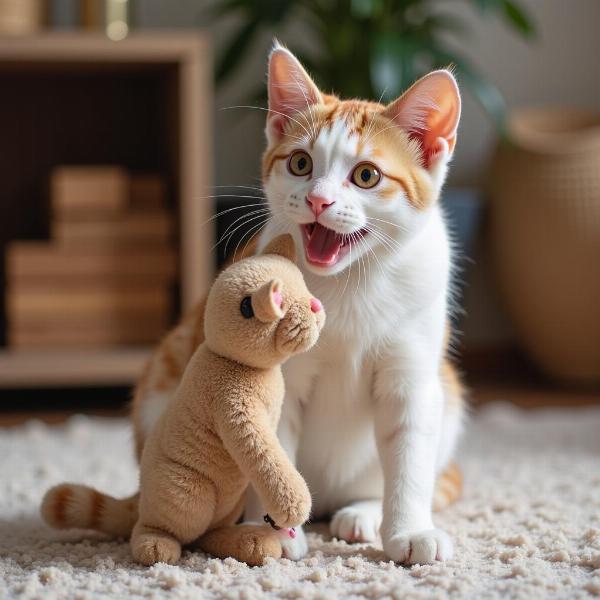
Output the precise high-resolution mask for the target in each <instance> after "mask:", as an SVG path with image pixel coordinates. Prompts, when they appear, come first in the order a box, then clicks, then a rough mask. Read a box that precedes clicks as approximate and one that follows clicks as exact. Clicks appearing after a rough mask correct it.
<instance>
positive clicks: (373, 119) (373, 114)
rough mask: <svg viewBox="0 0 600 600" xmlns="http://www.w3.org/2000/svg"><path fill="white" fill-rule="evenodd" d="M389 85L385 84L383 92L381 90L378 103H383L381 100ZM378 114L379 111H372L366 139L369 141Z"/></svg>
mask: <svg viewBox="0 0 600 600" xmlns="http://www.w3.org/2000/svg"><path fill="white" fill-rule="evenodd" d="M388 87H389V86H387V85H386V86H385V88H384V89H383V92H381V95H380V96H379V100H378V101H377V104H381V100H382V99H383V95H384V94H385V93H386V92H387V89H388ZM376 115H377V112H375V111H373V112H372V113H371V118H370V119H369V123H368V127H367V132H366V133H365V139H366V140H367V141H368V140H369V135H370V134H371V130H372V129H373V125H374V124H375V116H376Z"/></svg>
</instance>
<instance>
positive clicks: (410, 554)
mask: <svg viewBox="0 0 600 600" xmlns="http://www.w3.org/2000/svg"><path fill="white" fill-rule="evenodd" d="M383 549H384V551H385V553H386V554H387V555H388V556H389V557H390V558H391V559H392V560H393V561H395V562H397V563H402V564H408V565H416V564H420V565H425V564H431V563H433V562H435V561H437V560H440V561H444V560H448V559H450V558H452V553H453V546H452V540H451V539H450V537H449V536H448V534H447V533H446V532H445V531H443V530H442V529H429V530H426V531H416V532H407V533H397V534H395V535H392V536H390V537H389V538H385V537H384V539H383Z"/></svg>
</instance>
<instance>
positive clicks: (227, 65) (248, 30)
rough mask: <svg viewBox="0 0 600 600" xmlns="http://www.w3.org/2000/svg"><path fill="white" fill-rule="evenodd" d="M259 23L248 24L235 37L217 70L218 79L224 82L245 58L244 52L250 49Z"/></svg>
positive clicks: (250, 22) (255, 20) (251, 22)
mask: <svg viewBox="0 0 600 600" xmlns="http://www.w3.org/2000/svg"><path fill="white" fill-rule="evenodd" d="M258 26H259V21H258V20H257V19H254V20H252V21H249V22H248V23H246V24H245V25H244V26H243V27H242V28H241V29H240V30H239V31H238V32H237V34H236V35H235V36H234V37H233V40H232V41H231V42H230V44H229V45H228V46H227V49H226V50H225V53H224V54H223V56H222V57H221V59H220V60H219V63H218V65H217V68H216V79H217V81H218V82H221V81H223V80H224V79H226V78H227V76H228V75H229V74H230V73H231V72H232V71H233V70H234V69H235V67H236V66H237V65H238V63H239V62H240V61H241V60H242V58H244V50H246V49H247V48H248V46H249V45H250V42H251V41H252V38H253V37H254V34H255V33H256V31H257V30H258Z"/></svg>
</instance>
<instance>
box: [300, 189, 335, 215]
mask: <svg viewBox="0 0 600 600" xmlns="http://www.w3.org/2000/svg"><path fill="white" fill-rule="evenodd" d="M333 202H334V201H333V200H327V198H323V197H322V196H315V195H313V194H309V195H308V196H306V203H307V204H308V205H309V206H310V207H311V208H312V211H313V212H314V213H315V217H318V216H319V215H320V214H321V213H322V212H323V211H324V210H325V209H326V208H327V207H328V206H330V205H332V204H333Z"/></svg>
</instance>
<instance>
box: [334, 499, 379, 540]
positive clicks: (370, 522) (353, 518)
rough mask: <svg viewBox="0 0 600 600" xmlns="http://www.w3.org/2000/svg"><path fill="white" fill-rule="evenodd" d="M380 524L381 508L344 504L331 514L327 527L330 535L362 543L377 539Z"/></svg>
mask: <svg viewBox="0 0 600 600" xmlns="http://www.w3.org/2000/svg"><path fill="white" fill-rule="evenodd" d="M364 504H366V503H364ZM380 524H381V508H379V507H370V506H364V507H363V506H345V507H344V508H341V509H340V510H338V511H337V512H336V513H335V515H333V519H332V520H331V524H330V526H329V529H330V531H331V535H332V536H333V537H336V538H338V539H339V540H345V541H346V542H348V543H350V544H354V543H359V544H362V543H365V542H374V541H375V540H376V539H377V531H378V530H379V525H380Z"/></svg>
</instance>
